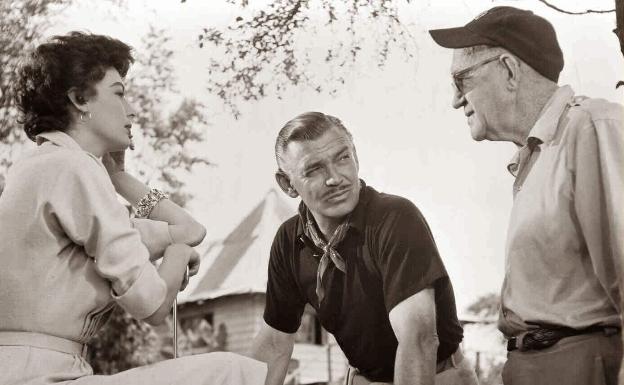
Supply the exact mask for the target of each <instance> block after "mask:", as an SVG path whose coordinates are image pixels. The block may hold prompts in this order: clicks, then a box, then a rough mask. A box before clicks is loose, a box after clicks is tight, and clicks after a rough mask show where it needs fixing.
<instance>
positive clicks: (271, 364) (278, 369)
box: [251, 352, 290, 385]
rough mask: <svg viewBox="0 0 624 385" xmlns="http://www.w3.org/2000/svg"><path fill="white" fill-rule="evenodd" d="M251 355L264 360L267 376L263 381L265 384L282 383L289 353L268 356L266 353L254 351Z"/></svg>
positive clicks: (276, 384)
mask: <svg viewBox="0 0 624 385" xmlns="http://www.w3.org/2000/svg"><path fill="white" fill-rule="evenodd" d="M257 353H260V352H257ZM251 357H252V358H255V359H256V360H259V361H263V362H266V364H267V377H266V380H265V382H264V384H265V385H282V384H283V383H284V379H285V378H286V373H287V372H288V364H289V362H290V354H286V353H278V354H274V355H272V356H268V355H267V354H256V352H252V354H251Z"/></svg>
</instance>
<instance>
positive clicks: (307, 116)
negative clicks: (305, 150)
mask: <svg viewBox="0 0 624 385" xmlns="http://www.w3.org/2000/svg"><path fill="white" fill-rule="evenodd" d="M333 127H335V128H338V129H340V130H342V131H344V132H345V133H346V134H347V137H348V138H349V140H351V144H353V136H351V133H350V132H349V130H347V128H346V127H345V126H344V125H343V124H342V122H341V121H340V119H338V118H336V117H335V116H331V115H326V114H324V113H322V112H304V113H303V114H300V115H298V116H296V117H295V118H293V119H291V120H289V121H288V122H287V123H286V124H285V125H284V127H282V129H281V130H280V132H279V134H277V140H276V141H275V159H276V160H277V166H278V167H279V168H280V170H281V168H282V160H283V159H282V155H283V154H284V151H285V150H286V147H288V144H289V143H291V142H300V141H306V140H314V139H317V138H319V137H321V136H322V135H323V134H324V133H325V132H327V131H329V130H331V129H332V128H333Z"/></svg>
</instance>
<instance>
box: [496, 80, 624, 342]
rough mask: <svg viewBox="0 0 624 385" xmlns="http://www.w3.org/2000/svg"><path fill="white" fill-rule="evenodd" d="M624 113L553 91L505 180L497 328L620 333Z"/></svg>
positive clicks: (569, 91) (623, 252)
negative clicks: (510, 190)
mask: <svg viewBox="0 0 624 385" xmlns="http://www.w3.org/2000/svg"><path fill="white" fill-rule="evenodd" d="M623 130H624V109H623V108H622V106H621V105H618V104H614V103H609V102H607V101H604V100H600V99H588V98H583V97H575V96H574V93H573V91H572V89H571V88H570V87H569V86H564V87H561V88H559V89H558V90H557V91H556V92H555V93H554V94H553V96H552V97H551V99H550V100H549V102H548V103H547V105H546V106H545V107H544V109H543V111H542V113H541V115H540V117H539V119H538V121H537V122H536V124H535V125H534V127H533V128H532V129H531V132H530V134H529V138H528V140H527V145H526V146H525V147H523V148H521V149H520V150H519V151H518V153H517V154H516V156H515V157H514V159H513V160H512V162H511V164H510V165H509V166H508V168H509V170H510V171H511V172H512V173H513V174H514V175H515V177H516V180H515V183H514V203H513V208H512V212H511V218H510V224H509V230H508V239H507V246H506V263H505V280H504V283H503V289H502V306H501V314H500V317H499V328H500V330H501V331H502V332H503V333H504V334H506V335H507V336H514V335H518V334H519V333H521V332H523V331H525V330H527V329H530V328H534V327H537V325H561V326H567V327H572V328H579V329H580V328H584V327H588V326H591V325H609V326H611V325H613V326H616V325H617V326H619V325H620V322H621V320H620V314H619V313H620V303H621V302H620V291H619V287H618V272H619V271H621V267H622V260H623V258H624V135H623Z"/></svg>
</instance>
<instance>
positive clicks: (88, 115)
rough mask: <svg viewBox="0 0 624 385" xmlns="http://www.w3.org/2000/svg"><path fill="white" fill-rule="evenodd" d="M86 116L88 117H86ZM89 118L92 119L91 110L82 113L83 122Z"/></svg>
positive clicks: (81, 119)
mask: <svg viewBox="0 0 624 385" xmlns="http://www.w3.org/2000/svg"><path fill="white" fill-rule="evenodd" d="M85 116H86V118H85ZM87 120H91V111H87V113H86V114H85V113H84V112H81V113H80V121H81V122H86V121H87Z"/></svg>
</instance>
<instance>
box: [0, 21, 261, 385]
mask: <svg viewBox="0 0 624 385" xmlns="http://www.w3.org/2000/svg"><path fill="white" fill-rule="evenodd" d="M132 62H133V58H132V55H131V48H130V47H129V46H128V45H126V44H124V43H122V42H121V41H119V40H116V39H112V38H110V37H106V36H101V35H92V34H85V33H79V32H73V33H70V34H68V35H65V36H56V37H54V38H52V39H51V40H50V41H49V42H47V43H44V44H41V45H40V46H38V47H37V48H36V49H35V50H34V51H33V52H32V53H31V54H30V55H29V57H28V59H27V61H26V62H25V63H24V65H23V66H22V67H21V69H20V73H19V81H18V83H17V84H16V85H15V87H14V88H15V95H16V101H17V105H18V108H19V109H20V112H21V116H20V122H21V123H23V125H24V129H25V131H26V134H27V135H28V137H29V138H30V139H31V140H33V141H35V142H36V143H37V144H38V146H37V147H36V148H35V149H33V150H32V151H30V152H28V153H27V154H26V155H25V156H24V157H23V158H22V159H20V160H19V161H17V162H16V163H15V164H14V165H13V166H12V167H11V169H10V171H9V173H8V177H7V180H6V186H5V189H4V191H3V192H2V196H0V245H1V246H0V265H1V266H2V269H0V384H1V385H4V384H15V383H23V382H28V383H29V384H53V383H63V384H74V383H75V384H87V385H89V384H139V383H145V384H233V385H234V384H237V385H238V384H241V385H245V384H262V383H263V382H264V376H265V371H266V369H265V367H264V364H262V363H260V362H258V361H255V360H252V359H249V358H244V357H241V356H238V355H234V354H230V353H213V354H204V355H196V356H191V357H183V358H180V359H174V360H168V361H163V362H160V363H157V364H154V365H151V366H148V367H142V368H137V369H132V370H128V371H125V372H122V373H119V374H116V375H112V376H94V375H93V371H92V369H91V367H90V365H89V364H88V363H87V362H86V361H85V356H86V344H87V342H88V341H89V339H90V338H91V337H93V336H94V335H95V334H96V333H97V331H98V330H99V329H100V327H101V326H102V325H103V324H104V323H105V322H106V319H107V317H108V315H109V314H110V311H111V309H112V307H113V305H114V304H117V305H119V306H121V307H122V308H124V309H125V310H126V311H127V312H128V313H129V314H131V315H132V316H133V317H135V318H137V319H141V320H144V321H146V322H148V323H150V324H158V323H161V322H162V321H163V320H164V319H165V317H166V316H167V315H168V314H169V311H170V310H171V306H172V303H173V300H174V298H175V296H176V294H177V292H178V290H179V289H180V287H181V286H183V285H185V283H184V282H183V277H184V275H185V271H187V269H188V271H189V272H190V274H191V275H193V274H196V273H197V269H198V266H199V256H198V254H197V253H196V252H195V251H194V249H193V248H192V247H191V246H196V245H197V244H199V243H200V242H201V241H202V240H203V238H204V236H205V229H204V227H203V226H202V225H201V224H199V223H198V222H197V221H195V220H194V219H193V218H192V217H191V216H190V215H189V214H188V213H187V212H186V211H184V210H183V209H182V208H180V207H179V206H177V205H175V204H174V203H173V202H171V201H170V200H169V199H167V196H166V195H165V194H164V193H162V192H161V191H159V190H156V189H149V188H148V187H147V186H145V185H144V184H142V183H140V182H139V181H138V180H137V179H135V178H134V177H132V176H131V175H129V174H128V173H126V172H125V171H124V151H125V150H126V148H128V147H132V132H131V127H132V119H133V118H134V115H135V112H134V110H133V109H132V107H131V106H130V104H129V103H128V102H127V101H126V99H125V96H124V94H125V85H124V77H125V75H126V73H127V71H128V68H129V66H130V64H131V63H132ZM117 193H119V194H120V195H122V196H123V197H124V198H125V199H126V200H127V201H128V202H130V203H131V204H133V205H134V206H135V208H136V213H137V217H138V218H133V219H130V217H129V215H128V211H127V210H126V208H125V207H124V206H123V205H122V204H121V203H120V202H119V201H118V200H117ZM159 259H161V260H162V261H161V263H160V265H159V266H158V267H155V266H154V265H153V264H152V263H151V262H152V261H155V260H159Z"/></svg>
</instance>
